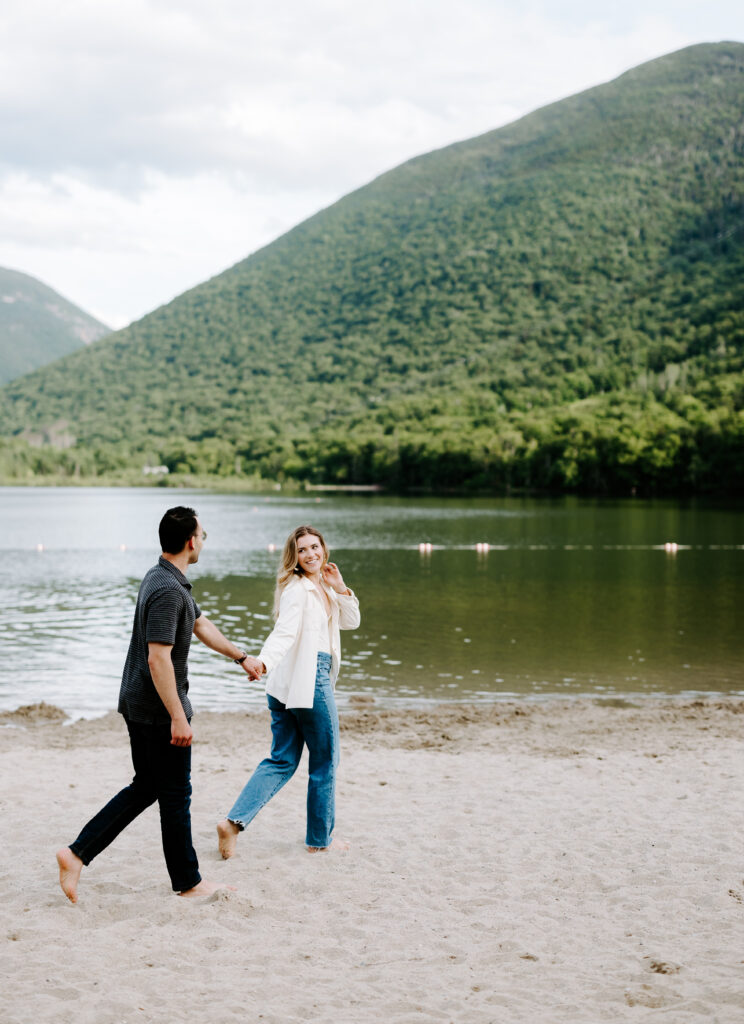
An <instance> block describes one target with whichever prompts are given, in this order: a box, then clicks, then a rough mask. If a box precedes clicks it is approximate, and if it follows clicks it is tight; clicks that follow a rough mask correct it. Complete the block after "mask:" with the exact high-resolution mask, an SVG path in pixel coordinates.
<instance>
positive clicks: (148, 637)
mask: <svg viewBox="0 0 744 1024" xmlns="http://www.w3.org/2000/svg"><path fill="white" fill-rule="evenodd" d="M182 610H183V601H182V599H181V595H180V594H179V593H178V592H177V591H176V590H160V591H158V593H157V594H155V595H154V596H153V597H152V598H151V599H150V601H149V603H148V605H147V622H146V624H145V642H146V643H148V644H171V645H173V644H175V642H176V631H177V629H178V620H179V618H180V616H181V612H182Z"/></svg>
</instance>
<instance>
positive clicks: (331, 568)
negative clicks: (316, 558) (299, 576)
mask: <svg viewBox="0 0 744 1024" xmlns="http://www.w3.org/2000/svg"><path fill="white" fill-rule="evenodd" d="M323 579H324V580H325V582H326V583H327V584H328V586H329V587H333V589H334V590H335V591H336V593H337V594H344V593H346V590H347V586H346V584H345V583H344V579H343V576H342V575H341V570H340V569H339V567H338V566H337V565H336V563H335V562H327V563H326V566H325V568H324V569H323Z"/></svg>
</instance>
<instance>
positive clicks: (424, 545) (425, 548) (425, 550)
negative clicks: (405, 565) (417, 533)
mask: <svg viewBox="0 0 744 1024" xmlns="http://www.w3.org/2000/svg"><path fill="white" fill-rule="evenodd" d="M418 549H419V551H420V552H421V554H422V555H430V554H431V553H432V550H433V546H432V545H431V544H430V543H429V542H428V541H422V542H421V543H420V544H419V546H418Z"/></svg>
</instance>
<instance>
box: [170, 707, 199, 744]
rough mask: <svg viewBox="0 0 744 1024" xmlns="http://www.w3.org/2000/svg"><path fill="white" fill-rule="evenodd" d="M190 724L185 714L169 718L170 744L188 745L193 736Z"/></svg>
mask: <svg viewBox="0 0 744 1024" xmlns="http://www.w3.org/2000/svg"><path fill="white" fill-rule="evenodd" d="M193 735H194V734H193V732H192V731H191V726H190V725H189V721H188V719H187V718H186V716H185V715H183V716H181V717H180V718H172V719H171V746H172V747H190V746H191V740H192V737H193Z"/></svg>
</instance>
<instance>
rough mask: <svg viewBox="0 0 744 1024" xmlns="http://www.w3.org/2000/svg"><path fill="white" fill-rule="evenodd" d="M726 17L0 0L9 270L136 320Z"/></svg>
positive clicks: (723, 13) (535, 0)
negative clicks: (374, 187) (439, 159)
mask: <svg viewBox="0 0 744 1024" xmlns="http://www.w3.org/2000/svg"><path fill="white" fill-rule="evenodd" d="M738 10H739V6H738V5H737V7H736V8H734V7H733V5H729V4H727V3H718V4H716V3H715V2H714V3H713V4H712V6H711V5H709V6H708V7H706V9H705V12H704V15H703V14H702V13H701V12H700V10H699V7H698V5H696V4H692V3H690V2H689V0H678V2H677V3H675V4H672V3H667V2H666V0H658V2H654V0H648V2H646V3H645V4H643V3H641V2H640V0H628V2H627V3H626V4H625V5H623V7H621V8H615V7H613V8H612V9H608V10H604V9H602V8H600V9H599V11H597V9H596V8H595V6H594V5H593V4H592V5H590V4H589V3H588V2H584V0H573V2H571V0H564V2H558V0H543V2H540V0H524V2H523V3H520V4H516V3H507V2H502V0H459V2H458V3H457V4H455V3H454V2H453V0H447V2H444V0H429V2H427V3H424V2H421V0H368V3H366V4H360V5H355V6H351V5H350V4H348V2H347V0H344V2H341V0H313V3H307V2H306V0H305V2H301V0H280V2H279V3H275V4H273V5H259V4H256V3H250V2H247V0H211V2H210V4H209V5H206V4H204V3H203V2H202V0H198V2H197V0H178V2H175V0H130V2H129V3H127V4H121V3H120V2H119V0H68V2H67V3H65V4H64V5H61V6H60V5H58V4H56V3H52V2H51V0H23V2H21V0H5V2H4V5H3V14H2V26H1V27H2V32H0V55H1V56H2V59H1V60H0V138H1V139H2V146H1V147H0V239H2V242H0V263H2V264H4V265H8V266H14V265H15V266H18V268H19V269H24V270H26V271H27V272H28V273H37V274H38V276H42V271H44V272H46V271H47V270H50V271H51V274H52V276H50V275H47V280H48V283H50V284H52V285H53V286H54V287H56V288H57V289H58V290H60V291H62V292H63V294H67V292H66V291H65V286H66V284H67V282H68V281H70V283H71V285H72V290H71V291H70V292H69V294H70V297H71V298H74V296H76V295H77V296H79V298H77V299H74V300H75V301H80V302H86V303H87V304H88V307H89V308H91V309H93V308H97V309H98V310H99V311H100V313H101V315H102V314H103V313H104V312H105V311H106V309H107V308H108V309H110V312H109V313H108V316H107V317H106V316H104V319H108V320H109V321H111V320H112V319H118V318H120V317H128V316H136V315H140V314H141V313H143V312H145V311H146V309H147V308H151V306H154V305H157V304H158V301H165V300H166V299H167V298H169V297H171V294H175V293H176V292H177V291H180V290H182V289H183V288H185V287H188V286H189V285H190V284H193V283H195V281H196V280H198V279H199V278H194V277H193V274H195V273H198V274H202V275H203V276H205V277H206V276H209V275H210V274H212V273H216V272H218V271H219V270H220V269H223V268H224V267H225V266H227V265H228V264H229V263H230V262H233V261H234V260H236V259H238V258H240V257H242V256H245V255H247V254H248V253H249V252H251V251H252V250H254V249H255V248H257V247H258V246H260V245H262V244H264V243H265V242H266V241H268V240H269V238H270V237H273V236H274V235H275V234H278V233H280V232H281V231H282V230H285V229H286V228H288V227H290V226H291V225H292V224H293V223H295V222H296V220H299V219H302V218H303V217H305V216H308V215H309V214H311V213H313V212H314V211H315V210H317V209H318V208H319V207H321V206H324V205H327V204H328V203H330V202H332V201H334V200H335V199H336V198H338V197H339V196H341V195H343V194H344V193H345V192H348V191H350V190H351V189H353V188H356V187H359V186H360V185H362V184H364V183H365V182H366V181H368V180H370V179H371V178H373V177H375V176H376V175H377V174H379V173H381V172H383V171H385V170H387V169H389V168H390V167H393V166H395V165H396V164H398V163H400V162H402V161H403V160H405V159H408V158H410V157H412V156H415V155H418V154H419V153H422V152H426V151H429V150H431V149H434V148H437V147H439V146H442V145H446V144H448V143H450V142H453V141H457V140H459V139H464V138H468V137H470V136H472V135H475V134H479V133H481V132H484V131H488V130H490V129H492V128H495V127H498V126H499V125H502V124H504V123H506V122H508V121H510V120H514V119H515V118H517V117H519V116H521V115H522V114H524V113H527V112H528V111H530V110H532V109H534V108H535V107H538V106H540V105H542V104H545V103H548V102H551V101H553V100H555V99H558V98H561V97H563V96H566V95H569V94H571V93H573V92H576V91H578V90H580V89H582V88H586V87H588V86H590V85H593V84H596V83H598V82H600V81H604V80H607V79H608V78H611V77H614V76H615V75H616V74H619V73H620V72H622V71H623V70H626V69H627V68H629V67H631V66H633V65H635V64H638V63H640V62H642V61H644V60H647V59H650V58H652V57H654V56H658V55H660V54H662V53H664V52H668V51H670V50H673V49H675V48H677V47H680V46H683V45H686V44H687V43H690V42H695V41H700V40H701V39H703V38H705V37H707V38H716V37H718V38H723V37H725V36H728V37H729V38H730V37H732V36H735V35H736V32H735V27H737V26H738V28H739V29H741V31H740V32H739V35H744V13H736V12H738ZM703 21H704V22H705V25H703V24H701V22H703ZM728 26H732V29H731V31H724V27H726V28H728ZM711 33H716V34H715V35H713V36H711ZM272 232H273V234H272ZM189 247H196V250H197V252H191V251H190V248H189ZM63 253H64V256H65V266H64V268H62V267H60V266H59V259H60V254H63ZM156 254H160V264H161V266H160V268H158V267H157V266H156V265H155V264H156V263H157V257H156ZM19 260H22V261H23V263H22V265H21V264H19V263H18V262H16V263H14V262H13V261H19ZM107 260H110V261H111V269H112V271H113V270H114V269H119V270H121V269H122V268H125V267H126V266H127V260H129V261H130V264H129V265H130V266H131V267H133V268H134V269H132V271H131V272H130V274H129V275H126V274H125V277H128V279H129V280H130V281H131V282H132V283H131V287H130V288H129V289H128V290H127V292H126V294H125V290H124V289H123V288H121V287H119V288H118V290H114V288H113V285H112V284H110V283H109V284H107V283H106V281H105V280H104V281H101V279H100V274H99V269H100V267H101V265H102V263H103V264H105V263H106V261H107ZM208 260H214V262H213V263H212V264H210V265H209V266H208V267H207V266H206V264H207V261H208ZM145 265H147V266H148V274H146V275H140V273H139V270H138V267H139V266H145ZM35 268H38V269H35ZM74 268H78V269H77V278H76V279H73V275H74V273H75V269H74ZM60 271H63V272H60ZM179 274H182V276H181V277H179ZM140 278H142V280H140ZM145 279H146V280H145ZM179 281H181V282H182V284H181V285H179V283H178V282H179ZM158 282H160V283H161V293H160V299H158V297H157V296H156V295H155V292H156V290H157V287H158ZM76 284H77V286H76ZM93 287H95V288H96V289H97V290H96V291H95V292H94V291H93ZM171 289H173V290H172V291H171ZM148 303H149V304H150V305H148ZM127 310H128V311H129V312H128V313H127V312H126V311H127Z"/></svg>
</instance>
